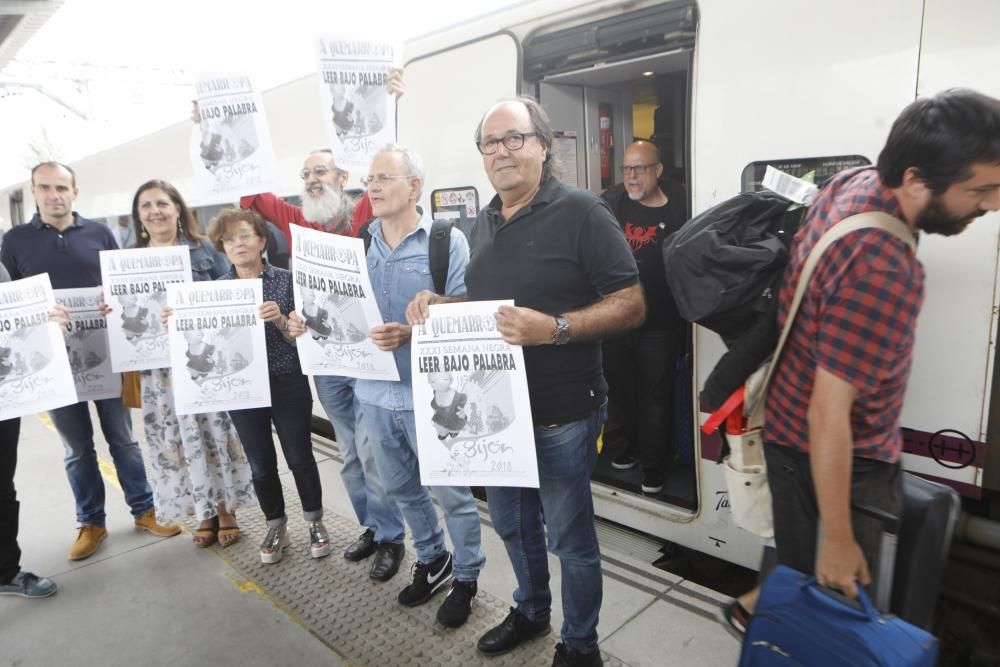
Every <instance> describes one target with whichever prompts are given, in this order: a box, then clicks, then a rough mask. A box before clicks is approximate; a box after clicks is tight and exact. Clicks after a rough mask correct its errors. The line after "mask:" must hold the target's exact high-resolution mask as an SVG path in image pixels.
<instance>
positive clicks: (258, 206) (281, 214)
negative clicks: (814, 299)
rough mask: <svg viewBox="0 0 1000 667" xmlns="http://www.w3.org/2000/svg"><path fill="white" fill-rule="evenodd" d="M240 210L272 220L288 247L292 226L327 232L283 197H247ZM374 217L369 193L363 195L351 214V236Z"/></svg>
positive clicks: (269, 195)
mask: <svg viewBox="0 0 1000 667" xmlns="http://www.w3.org/2000/svg"><path fill="white" fill-rule="evenodd" d="M240 208H245V209H247V210H250V211H256V212H257V213H260V214H261V215H262V216H264V218H266V219H267V220H270V221H271V222H272V223H274V224H275V225H276V226H277V227H278V228H279V229H280V230H281V231H282V233H283V234H284V235H285V238H286V239H288V245H289V247H291V245H292V231H291V225H298V226H300V227H309V228H310V229H318V230H319V231H321V232H322V231H326V228H325V227H323V225H321V224H319V223H317V222H309V221H308V220H306V219H305V218H303V217H302V209H301V208H300V207H298V206H293V205H292V204H289V203H288V202H286V201H285V200H284V199H282V198H281V197H278V196H277V195H275V194H273V193H271V192H263V193H261V194H258V195H247V196H246V197H240ZM373 217H374V215H373V214H372V204H371V201H369V199H368V193H367V192H366V193H364V194H363V195H361V198H360V199H358V201H357V203H356V204H355V205H354V210H353V211H352V212H351V236H357V235H358V229H360V228H361V225H363V224H364V223H366V222H368V221H369V220H371V219H372V218H373Z"/></svg>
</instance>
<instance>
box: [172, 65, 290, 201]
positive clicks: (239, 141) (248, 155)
mask: <svg viewBox="0 0 1000 667" xmlns="http://www.w3.org/2000/svg"><path fill="white" fill-rule="evenodd" d="M195 90H196V92H197V95H198V111H199V113H200V115H201V122H200V123H199V124H198V126H197V127H196V128H195V129H194V132H192V134H191V146H190V155H191V169H192V170H193V172H194V176H195V180H196V181H197V183H198V187H199V188H200V189H201V191H202V193H203V194H204V195H205V198H206V200H207V201H208V202H211V203H225V202H231V201H234V200H236V199H238V198H239V197H241V196H242V195H252V194H256V193H258V192H270V191H271V190H273V189H274V184H275V173H276V169H275V158H274V148H273V147H272V145H271V132H270V130H269V129H268V126H267V119H266V118H265V117H264V104H263V101H262V99H261V95H260V93H259V92H258V91H256V90H254V88H253V85H252V84H251V81H250V77H249V76H247V75H245V74H201V75H199V76H198V78H197V79H196V80H195Z"/></svg>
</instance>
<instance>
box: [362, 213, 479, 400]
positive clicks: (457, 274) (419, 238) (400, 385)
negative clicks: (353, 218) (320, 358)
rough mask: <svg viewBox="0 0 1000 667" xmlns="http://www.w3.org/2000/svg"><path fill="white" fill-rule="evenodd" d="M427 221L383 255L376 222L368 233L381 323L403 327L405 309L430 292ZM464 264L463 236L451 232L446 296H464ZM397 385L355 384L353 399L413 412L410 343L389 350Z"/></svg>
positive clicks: (466, 245)
mask: <svg viewBox="0 0 1000 667" xmlns="http://www.w3.org/2000/svg"><path fill="white" fill-rule="evenodd" d="M432 223H433V221H432V220H431V217H430V216H429V215H427V214H426V213H424V214H423V215H422V217H421V218H420V222H419V223H417V228H416V229H414V230H413V231H412V232H410V234H408V235H407V236H406V237H405V238H404V239H403V240H402V241H400V243H399V245H397V246H396V248H395V250H389V246H387V245H386V243H385V239H384V238H383V237H382V221H381V220H379V219H378V218H376V219H375V220H374V221H373V222H372V224H371V226H370V227H369V228H368V231H369V232H370V233H371V235H372V243H371V247H370V248H369V249H368V257H367V261H368V275H369V277H370V278H371V281H372V291H374V292H375V300H376V301H377V302H378V309H379V313H381V315H382V320H383V321H384V322H386V323H388V322H400V323H402V324H406V306H407V305H408V304H409V303H410V301H412V300H413V297H414V296H416V294H417V292H419V291H421V290H431V291H433V290H434V280H433V279H432V278H431V268H430V259H429V258H428V255H427V253H428V249H429V247H430V244H429V240H430V233H431V224H432ZM468 263H469V242H468V241H467V240H466V238H465V235H464V234H463V233H462V232H460V231H459V230H458V229H457V228H455V227H452V229H451V239H450V243H449V246H448V280H447V282H446V283H445V293H446V294H447V295H448V296H458V295H462V294H465V267H466V265H467V264H468ZM393 356H394V357H395V359H396V368H397V369H399V382H389V381H386V380H358V381H357V382H356V383H355V385H354V395H355V396H357V398H358V400H359V401H362V402H363V403H368V404H370V405H377V406H378V407H380V408H385V409H387V410H412V409H413V384H412V379H411V377H410V343H407V344H406V345H404V346H402V347H400V348H399V349H397V350H394V351H393Z"/></svg>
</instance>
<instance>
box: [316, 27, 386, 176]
mask: <svg viewBox="0 0 1000 667" xmlns="http://www.w3.org/2000/svg"><path fill="white" fill-rule="evenodd" d="M318 47H319V73H320V79H321V81H320V100H321V102H322V112H323V121H324V123H325V124H326V128H327V133H328V134H329V136H330V143H331V148H333V154H334V155H336V156H337V166H338V167H340V168H342V169H347V170H348V171H351V172H354V173H356V174H361V175H364V174H365V173H367V171H368V165H370V164H371V161H372V156H374V155H375V153H376V152H377V151H378V149H380V148H382V147H383V146H384V145H385V144H388V143H392V142H394V141H395V140H396V113H395V105H396V98H395V97H394V96H393V95H392V94H391V93H390V92H389V89H388V88H387V87H386V85H387V83H388V81H389V71H390V70H391V69H392V66H393V64H394V63H396V62H397V61H398V60H399V54H400V50H401V49H400V47H399V45H397V44H393V43H390V42H387V41H384V40H379V39H364V38H359V37H352V36H349V35H326V36H323V37H320V38H319V42H318Z"/></svg>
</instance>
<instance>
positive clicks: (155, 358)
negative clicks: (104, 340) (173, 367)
mask: <svg viewBox="0 0 1000 667" xmlns="http://www.w3.org/2000/svg"><path fill="white" fill-rule="evenodd" d="M100 257H101V282H102V283H103V286H104V302H105V303H106V304H108V305H109V306H110V307H111V312H109V313H108V319H107V322H108V342H109V344H110V350H111V368H112V370H114V372H116V373H121V372H122V371H144V370H149V369H152V368H167V367H168V366H170V350H169V348H168V344H167V329H166V327H165V326H163V325H162V324H161V323H160V313H161V312H162V311H163V306H164V304H165V303H166V298H167V285H168V284H170V283H181V282H191V252H190V250H188V247H187V245H178V246H170V247H167V248H134V249H130V250H102V251H101V253H100Z"/></svg>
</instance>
